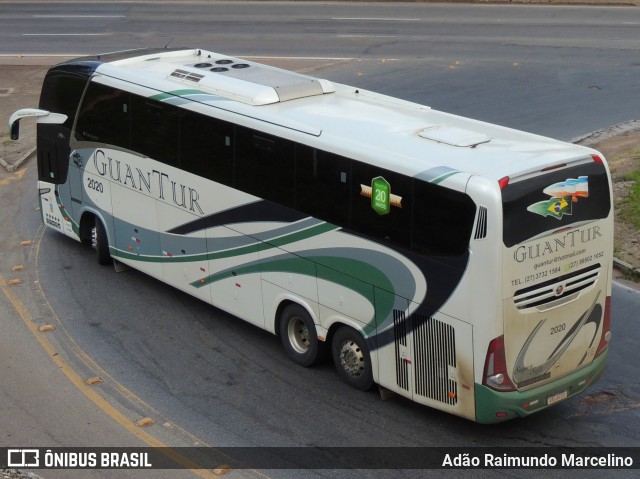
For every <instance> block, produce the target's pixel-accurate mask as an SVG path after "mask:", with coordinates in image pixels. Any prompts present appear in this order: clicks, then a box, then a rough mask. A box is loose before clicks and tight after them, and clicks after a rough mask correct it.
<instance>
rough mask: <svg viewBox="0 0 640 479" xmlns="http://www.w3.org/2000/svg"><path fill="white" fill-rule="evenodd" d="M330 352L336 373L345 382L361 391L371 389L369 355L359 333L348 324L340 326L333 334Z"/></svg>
mask: <svg viewBox="0 0 640 479" xmlns="http://www.w3.org/2000/svg"><path fill="white" fill-rule="evenodd" d="M331 353H332V355H333V362H334V364H335V365H336V369H337V370H338V374H339V375H340V377H341V378H342V379H343V380H344V381H345V382H346V383H347V384H349V385H350V386H352V387H354V388H356V389H360V390H361V391H367V390H368V389H371V386H373V373H372V372H371V356H370V355H369V348H368V347H367V342H366V341H365V339H364V338H363V337H362V335H361V334H360V333H358V332H357V331H356V330H355V329H352V328H350V327H348V326H345V327H342V328H340V329H339V330H338V331H336V333H335V335H334V336H333V341H332V342H331Z"/></svg>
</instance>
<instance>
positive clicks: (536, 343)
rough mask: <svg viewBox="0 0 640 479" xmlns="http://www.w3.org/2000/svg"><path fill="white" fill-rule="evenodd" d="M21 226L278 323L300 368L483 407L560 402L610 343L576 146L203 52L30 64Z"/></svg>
mask: <svg viewBox="0 0 640 479" xmlns="http://www.w3.org/2000/svg"><path fill="white" fill-rule="evenodd" d="M25 116H36V117H38V125H37V127H38V140H37V142H38V143H37V151H38V177H39V181H38V192H39V197H40V203H41V207H42V220H43V221H44V223H45V224H46V225H47V226H48V227H50V228H53V229H55V230H58V231H60V232H62V233H63V234H65V235H67V236H69V237H71V238H73V239H75V240H78V241H82V242H84V243H87V244H89V245H92V246H93V247H94V248H95V250H96V252H97V258H98V261H99V262H100V263H103V264H111V263H112V262H113V260H115V261H116V262H119V263H123V264H126V265H128V266H130V267H132V268H135V269H138V270H140V271H143V272H144V273H146V274H148V275H150V276H153V277H154V278H157V279H158V280H160V281H164V282H166V283H168V284H171V285H173V286H175V287H176V288H179V289H181V290H183V291H186V292H187V293H189V294H192V295H194V296H196V297H198V298H200V299H202V300H204V301H207V302H209V303H211V304H213V305H214V306H216V307H217V308H220V309H222V310H225V311H227V312H229V313H231V314H233V315H235V316H237V317H239V318H242V319H243V320H245V321H248V322H250V323H252V324H254V325H256V326H259V327H261V328H264V329H266V330H268V331H270V332H272V333H274V334H276V335H278V336H279V337H280V339H281V341H282V344H283V346H284V350H285V351H286V353H287V355H288V356H289V357H290V358H291V359H292V360H293V361H294V362H296V363H298V364H300V365H303V366H311V365H313V364H315V363H317V362H318V361H321V360H322V359H324V358H325V357H326V356H327V355H331V356H332V358H333V361H334V363H335V366H336V368H337V370H338V373H339V375H340V376H341V377H342V378H343V379H344V380H345V381H346V382H347V383H348V384H350V385H352V386H354V387H356V388H359V389H363V390H366V389H370V388H371V387H373V386H374V385H379V386H380V387H382V388H385V389H386V390H390V391H393V392H395V393H397V394H400V395H402V396H406V397H407V398H410V399H412V400H413V401H416V402H418V403H421V404H425V405H428V406H431V407H434V408H437V409H440V410H443V411H447V412H449V413H452V414H456V415H459V416H463V417H465V418H468V419H471V420H474V421H478V422H482V423H494V422H499V421H503V420H506V419H510V418H514V417H518V416H527V415H529V414H531V413H534V412H537V411H540V410H542V409H545V408H546V407H548V406H550V405H552V404H554V403H557V402H559V401H562V400H564V399H566V398H569V397H572V396H574V395H576V394H578V393H580V392H581V391H583V390H584V389H585V388H587V387H588V386H590V385H591V384H593V383H594V382H595V381H596V380H597V379H598V378H599V377H600V375H601V374H602V372H603V370H604V368H605V363H606V358H607V353H608V342H609V339H610V305H611V301H610V299H611V276H612V255H613V246H612V245H613V219H612V199H611V179H610V175H609V171H608V167H607V164H606V162H605V160H604V159H603V157H602V156H601V155H600V154H599V153H598V152H597V151H594V150H590V149H587V148H584V147H580V146H575V145H572V144H568V143H564V142H560V141H556V140H552V139H548V138H543V137H540V136H535V135H531V134H527V133H522V132H519V131H514V130H511V129H507V128H503V127H499V126H495V125H490V124H486V123H483V122H479V121H474V120H470V119H466V118H461V117H457V116H453V115H450V114H446V113H442V112H438V111H434V110H432V109H430V108H429V107H426V106H422V105H419V104H414V103H410V102H407V101H402V100H399V99H396V98H391V97H388V96H384V95H380V94H376V93H372V92H370V91H365V90H362V89H358V88H354V87H351V86H345V85H340V84H334V83H331V82H329V81H327V80H322V79H317V78H313V77H310V76H305V75H301V74H297V73H292V72H289V71H285V70H281V69H277V68H273V67H269V66H265V65H261V64H258V63H254V62H251V61H245V60H241V59H237V58H232V57H229V56H226V55H220V54H218V53H213V52H209V51H205V50H199V49H193V50H185V49H164V50H153V51H151V50H144V51H140V50H138V51H132V52H124V53H117V54H109V55H101V56H97V57H91V58H81V59H77V60H73V61H69V62H65V63H62V64H60V65H57V66H54V67H52V68H51V69H50V70H49V71H48V73H47V75H46V78H45V80H44V85H43V88H42V95H41V98H40V105H39V108H37V109H25V110H20V111H18V112H16V113H15V114H14V115H13V116H12V117H11V120H10V127H11V131H12V136H13V137H14V138H17V137H18V126H19V120H20V118H22V117H25Z"/></svg>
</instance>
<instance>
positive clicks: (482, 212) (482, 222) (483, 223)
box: [473, 206, 487, 240]
mask: <svg viewBox="0 0 640 479" xmlns="http://www.w3.org/2000/svg"><path fill="white" fill-rule="evenodd" d="M486 237H487V208H485V207H484V206H481V207H480V208H478V221H477V222H476V232H475V234H474V235H473V239H475V240H481V239H483V238H486Z"/></svg>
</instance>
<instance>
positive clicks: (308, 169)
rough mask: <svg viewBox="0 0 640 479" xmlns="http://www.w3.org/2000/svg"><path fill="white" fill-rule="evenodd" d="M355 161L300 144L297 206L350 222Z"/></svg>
mask: <svg viewBox="0 0 640 479" xmlns="http://www.w3.org/2000/svg"><path fill="white" fill-rule="evenodd" d="M350 177H351V160H349V159H347V158H344V157H341V156H338V155H334V154H332V153H326V152H323V151H319V150H316V149H314V148H311V147H308V146H303V145H296V186H295V189H296V191H295V195H296V196H295V202H296V209H298V210H300V211H302V212H304V213H306V214H308V215H310V216H315V217H316V218H320V219H322V220H324V221H328V222H329V223H333V224H336V225H347V224H348V221H349V184H350Z"/></svg>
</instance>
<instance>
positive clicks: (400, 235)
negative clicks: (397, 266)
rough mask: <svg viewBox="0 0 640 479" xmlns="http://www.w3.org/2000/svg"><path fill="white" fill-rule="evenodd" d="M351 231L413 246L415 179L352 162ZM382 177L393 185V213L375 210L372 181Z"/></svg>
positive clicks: (391, 195)
mask: <svg viewBox="0 0 640 479" xmlns="http://www.w3.org/2000/svg"><path fill="white" fill-rule="evenodd" d="M351 168H352V169H351V171H352V183H351V228H352V229H354V230H355V231H358V232H359V233H362V234H364V235H367V236H371V237H373V238H376V239H378V240H380V241H383V242H386V243H393V244H396V245H399V246H403V247H405V248H409V247H410V245H411V208H412V201H411V196H412V191H411V190H412V186H411V184H412V179H411V178H408V177H406V176H403V175H400V174H398V173H393V172H391V171H388V170H385V169H382V168H378V167H375V166H371V165H368V164H366V163H361V162H359V161H353V162H352V167H351ZM379 177H382V178H384V180H385V181H386V182H387V183H388V184H389V187H390V191H389V202H390V206H389V212H388V213H387V214H379V213H378V212H376V210H374V208H373V207H372V193H371V191H370V189H371V185H372V181H373V180H374V179H375V178H379Z"/></svg>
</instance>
